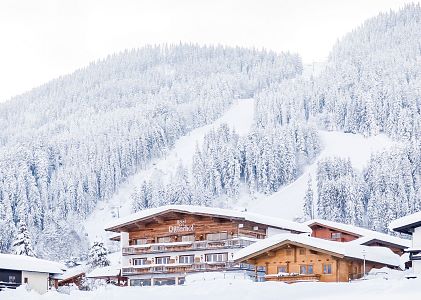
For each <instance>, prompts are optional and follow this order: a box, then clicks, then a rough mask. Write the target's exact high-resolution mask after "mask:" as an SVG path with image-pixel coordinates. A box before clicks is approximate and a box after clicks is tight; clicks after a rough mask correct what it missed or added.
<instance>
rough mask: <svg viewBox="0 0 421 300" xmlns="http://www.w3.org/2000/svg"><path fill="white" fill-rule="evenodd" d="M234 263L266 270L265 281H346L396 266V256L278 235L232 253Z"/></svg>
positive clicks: (380, 250) (383, 250) (374, 249)
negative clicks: (374, 269)
mask: <svg viewBox="0 0 421 300" xmlns="http://www.w3.org/2000/svg"><path fill="white" fill-rule="evenodd" d="M234 262H235V263H248V264H252V265H254V266H256V267H262V268H264V269H265V270H266V275H265V278H266V280H269V281H284V282H290V283H291V282H298V281H323V282H346V281H349V280H353V279H358V278H360V277H362V276H363V269H364V262H365V265H366V272H368V271H370V270H371V269H372V268H382V267H385V266H387V267H390V268H398V267H399V265H400V257H399V256H398V255H396V254H394V253H393V252H392V251H391V250H390V249H387V248H384V247H368V246H361V245H356V244H348V243H338V242H334V241H327V240H323V239H318V238H314V237H309V236H307V235H302V234H301V235H297V234H295V235H292V234H279V235H275V236H272V237H269V238H268V239H266V240H262V241H259V242H257V243H255V244H253V245H250V246H249V247H246V248H244V249H241V250H240V251H238V252H237V253H235V254H234Z"/></svg>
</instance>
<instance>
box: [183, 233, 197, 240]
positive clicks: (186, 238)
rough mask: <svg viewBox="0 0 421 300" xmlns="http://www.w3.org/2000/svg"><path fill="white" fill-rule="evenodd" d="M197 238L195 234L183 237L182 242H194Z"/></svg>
mask: <svg viewBox="0 0 421 300" xmlns="http://www.w3.org/2000/svg"><path fill="white" fill-rule="evenodd" d="M194 240H195V238H194V234H189V235H183V236H181V241H182V242H194Z"/></svg>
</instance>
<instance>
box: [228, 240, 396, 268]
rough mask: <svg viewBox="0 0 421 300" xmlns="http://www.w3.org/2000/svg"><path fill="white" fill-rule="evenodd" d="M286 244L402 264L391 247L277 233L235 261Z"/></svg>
mask: <svg viewBox="0 0 421 300" xmlns="http://www.w3.org/2000/svg"><path fill="white" fill-rule="evenodd" d="M286 244H294V245H297V246H301V247H303V246H304V247H309V248H312V249H315V250H319V251H320V252H325V253H326V252H327V253H330V254H332V255H334V256H338V257H349V258H356V259H361V260H363V259H364V256H365V259H366V260H367V261H371V262H377V263H381V264H384V265H388V266H394V267H398V266H400V263H401V262H400V256H399V255H397V254H394V253H393V252H392V251H391V250H390V249H389V248H385V247H368V246H361V245H357V244H351V243H340V242H334V241H328V240H323V239H319V238H315V237H310V236H307V235H305V234H288V233H285V234H277V235H274V236H271V237H269V238H266V239H264V240H260V241H258V242H256V243H254V244H252V245H250V246H247V247H245V248H243V249H241V250H239V251H237V252H236V253H234V261H235V262H242V261H245V260H247V259H250V258H253V257H256V256H259V255H261V254H263V253H265V252H267V251H270V250H274V249H277V248H279V247H281V246H283V245H286Z"/></svg>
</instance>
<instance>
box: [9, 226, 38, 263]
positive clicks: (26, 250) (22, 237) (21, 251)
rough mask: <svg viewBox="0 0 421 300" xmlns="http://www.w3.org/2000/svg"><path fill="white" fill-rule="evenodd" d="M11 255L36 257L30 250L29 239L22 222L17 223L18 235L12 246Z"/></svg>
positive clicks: (26, 229) (31, 249)
mask: <svg viewBox="0 0 421 300" xmlns="http://www.w3.org/2000/svg"><path fill="white" fill-rule="evenodd" d="M12 253H13V254H16V255H27V256H33V257H36V255H35V252H34V250H33V248H32V243H31V238H30V237H29V232H28V228H27V227H26V224H25V223H24V222H20V223H19V229H18V234H17V235H16V238H15V241H14V242H13V245H12Z"/></svg>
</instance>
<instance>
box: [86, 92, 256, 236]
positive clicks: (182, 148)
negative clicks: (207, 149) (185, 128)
mask: <svg viewBox="0 0 421 300" xmlns="http://www.w3.org/2000/svg"><path fill="white" fill-rule="evenodd" d="M253 118H254V99H240V100H236V101H235V102H234V104H233V105H232V106H231V107H230V108H229V109H228V110H227V111H226V112H225V113H224V115H223V116H222V117H221V118H219V119H217V120H216V121H215V122H213V123H212V124H209V125H206V126H203V127H199V128H196V129H194V130H192V131H191V132H190V133H189V134H187V135H185V136H183V137H181V138H180V139H178V140H177V142H176V143H175V145H174V147H173V148H172V149H171V150H170V151H169V152H168V153H167V154H166V156H165V157H163V158H161V159H158V160H155V161H153V162H152V163H151V164H150V165H149V167H148V168H146V169H143V170H140V171H139V172H137V173H136V174H135V175H133V176H131V177H130V178H129V179H128V180H127V181H126V182H125V183H124V184H122V185H121V186H120V188H119V190H118V192H117V193H116V194H115V195H114V196H113V197H112V198H111V199H110V200H109V201H106V202H100V203H99V204H98V206H97V207H96V209H95V211H94V212H93V213H92V214H91V216H90V217H89V218H88V219H87V221H86V222H85V230H86V232H87V233H88V238H89V239H90V240H91V241H92V240H95V239H104V238H105V232H104V226H105V224H107V223H109V222H110V221H111V220H112V218H113V217H116V216H117V215H118V214H119V215H120V217H121V216H125V215H128V214H129V213H130V212H131V211H130V195H131V194H132V193H133V192H134V189H135V187H136V186H138V185H139V184H140V183H141V182H142V181H143V180H148V179H149V178H152V177H154V176H158V177H160V179H161V180H162V181H163V182H165V181H167V180H168V179H170V178H171V176H173V174H174V173H175V170H176V168H177V166H178V165H179V163H180V162H182V163H183V165H184V166H186V167H189V168H190V167H191V165H192V159H193V154H194V152H195V149H196V144H198V145H201V144H202V142H203V139H204V136H205V135H206V134H207V133H208V132H209V131H211V130H212V129H214V128H215V129H216V128H217V127H219V126H220V125H221V124H223V123H226V124H227V125H228V126H229V127H230V128H233V129H235V130H236V131H237V133H238V134H240V135H245V134H247V133H248V132H249V131H250V128H251V126H252V123H253Z"/></svg>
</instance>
